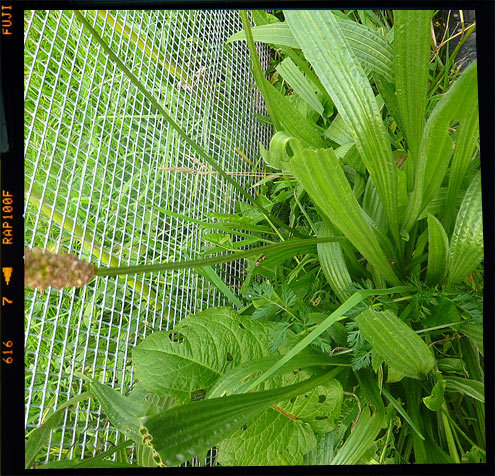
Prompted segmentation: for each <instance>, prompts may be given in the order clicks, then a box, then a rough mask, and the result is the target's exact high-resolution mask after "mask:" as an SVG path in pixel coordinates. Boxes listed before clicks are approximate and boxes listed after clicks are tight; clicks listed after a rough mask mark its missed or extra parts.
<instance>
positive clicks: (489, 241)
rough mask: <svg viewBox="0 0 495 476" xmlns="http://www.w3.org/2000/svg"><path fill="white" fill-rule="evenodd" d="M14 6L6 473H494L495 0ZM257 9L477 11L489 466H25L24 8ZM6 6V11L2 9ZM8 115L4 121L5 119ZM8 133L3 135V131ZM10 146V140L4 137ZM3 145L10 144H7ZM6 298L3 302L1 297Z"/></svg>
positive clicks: (4, 75) (8, 41) (4, 52)
mask: <svg viewBox="0 0 495 476" xmlns="http://www.w3.org/2000/svg"><path fill="white" fill-rule="evenodd" d="M9 5H10V6H11V7H12V10H11V11H12V13H13V17H12V21H13V25H12V28H11V31H12V35H10V36H5V35H1V34H0V61H1V70H0V72H1V83H0V93H1V94H2V95H3V103H4V104H3V105H4V112H5V122H6V124H7V131H6V132H7V137H8V146H9V149H8V150H7V151H6V152H4V153H2V155H1V162H0V173H1V186H2V190H8V191H9V192H11V193H12V194H13V195H14V197H15V210H14V214H15V216H14V220H13V226H14V240H15V242H14V245H9V246H6V245H1V249H0V252H1V261H0V263H1V266H12V267H13V268H14V273H13V275H12V278H11V282H10V284H9V286H6V284H5V281H4V279H3V276H2V275H1V274H0V282H1V289H0V297H1V296H6V297H8V298H9V299H11V300H13V301H14V303H13V304H12V305H8V306H3V307H1V306H0V309H1V312H2V313H1V320H0V325H1V340H2V341H6V340H13V341H14V343H15V345H14V349H15V353H14V363H13V364H11V365H6V364H4V363H3V362H1V363H0V378H1V394H0V405H1V411H0V425H1V426H0V427H1V453H0V457H1V458H0V473H1V474H3V475H20V474H31V473H33V474H93V475H96V474H147V473H150V474H162V473H166V474H169V473H174V472H180V473H186V474H188V473H193V474H196V473H203V474H217V473H218V474H222V473H223V474H243V475H248V474H300V473H301V472H303V473H307V474H332V475H333V474H363V475H372V474H373V475H374V474H418V475H419V474H420V475H428V474H432V475H443V474H445V475H457V474H462V475H464V474H470V475H475V474H487V475H488V474H495V457H494V455H493V453H492V452H491V450H490V448H492V449H493V448H494V446H495V445H494V428H495V418H494V411H493V410H494V409H493V403H494V388H493V381H494V380H493V376H494V357H495V356H494V342H495V339H494V337H495V332H494V324H493V316H494V310H495V307H494V301H495V292H494V291H495V290H494V287H493V271H494V270H495V258H494V254H493V243H495V234H494V224H495V213H494V208H495V186H494V183H495V165H494V157H495V140H494V131H495V121H494V118H495V109H494V104H495V94H494V92H495V74H494V73H495V63H494V44H495V34H494V33H493V25H495V15H494V13H495V3H494V1H493V0H485V1H483V0H478V1H461V0H457V1H435V2H433V1H425V0H417V1H414V2H412V1H407V2H406V1H404V2H390V1H385V2H379V1H368V2H366V1H345V2H343V1H311V0H310V1H308V2H301V1H297V0H293V1H273V2H262V1H248V0H237V1H228V0H217V1H213V2H212V1H207V0H190V1H177V0H172V1H168V2H167V1H162V2H159V1H153V0H141V1H127V2H126V1H122V0H120V1H118V0H106V1H104V0H93V1H89V0H67V1H61V0H52V1H41V0H40V1H36V0H11V1H10V2H8V1H3V0H2V1H1V2H0V6H1V7H3V8H5V7H6V6H9ZM41 8H43V9H50V10H52V9H53V10H54V9H64V10H65V9H115V8H120V9H152V8H153V9H164V8H168V9H175V8H177V9H203V8H204V9H206V8H208V9H214V8H220V9H221V8H228V9H239V8H243V9H256V8H265V9H268V8H289V9H296V8H298V9H308V8H333V9H339V8H346V9H347V8H361V9H397V8H401V9H407V8H409V9H425V8H428V9H469V10H472V9H475V10H476V18H477V55H478V84H479V98H480V99H479V109H480V137H481V155H482V164H481V169H482V187H483V221H484V241H485V290H484V317H485V319H484V347H485V413H486V443H487V445H486V447H487V463H486V464H459V465H454V464H449V465H444V464H428V465H390V466H385V465H380V466H378V465H377V466H363V465H355V466H332V467H329V466H303V467H205V468H190V467H188V468H149V469H148V468H146V469H145V468H136V469H127V468H125V469H124V468H122V469H108V470H107V469H80V470H41V469H37V470H26V469H25V468H24V451H23V449H24V353H23V343H24V325H23V322H24V318H23V316H24V282H23V281H24V279H23V266H24V264H23V254H24V251H23V250H24V233H23V226H24V225H23V223H24V222H23V209H24V208H23V201H24V198H23V197H24V186H23V177H24V165H23V160H24V155H23V149H24V147H23V144H24V134H23V127H24V126H23V101H24V99H23V94H24V93H23V79H22V78H23V57H24V46H23V27H24V26H23V25H24V19H23V16H24V15H23V12H24V10H25V9H41ZM2 11H6V10H2ZM3 119H4V118H2V123H3V122H4V120H3ZM0 137H1V136H0ZM2 146H4V143H2ZM2 148H3V147H2ZM0 302H1V300H0Z"/></svg>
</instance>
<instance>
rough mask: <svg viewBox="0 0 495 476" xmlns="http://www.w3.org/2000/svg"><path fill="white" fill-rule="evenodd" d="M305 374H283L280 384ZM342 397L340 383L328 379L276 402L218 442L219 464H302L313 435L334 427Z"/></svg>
mask: <svg viewBox="0 0 495 476" xmlns="http://www.w3.org/2000/svg"><path fill="white" fill-rule="evenodd" d="M304 375H305V372H302V373H298V374H296V375H293V374H288V375H285V376H284V377H283V379H281V381H280V382H279V384H287V383H292V382H294V381H295V380H301V378H303V377H304ZM342 398H343V392H342V386H341V384H340V383H339V382H338V381H337V380H335V379H330V380H328V381H327V382H326V383H325V384H323V385H319V386H317V387H314V388H313V389H312V390H310V391H309V392H305V393H304V394H302V395H299V396H298V397H296V398H292V399H291V400H290V401H285V402H282V403H279V404H278V405H277V406H276V408H274V407H272V408H269V409H267V410H265V411H264V412H263V413H262V414H261V415H260V416H259V417H257V418H256V419H254V420H253V421H252V422H251V423H249V424H248V425H247V427H243V428H242V429H240V430H238V431H236V432H235V433H234V434H232V435H231V436H230V437H229V438H227V439H226V440H224V441H222V443H220V445H219V447H218V461H219V463H220V464H222V465H226V466H232V465H234V466H252V465H256V466H272V465H285V464H290V465H296V464H303V455H304V454H306V453H308V452H309V451H310V450H312V449H313V448H314V447H315V446H316V439H315V435H314V433H313V432H319V431H320V430H327V429H330V428H333V427H334V422H335V420H336V419H337V418H338V417H339V415H340V407H341V405H342ZM260 448H263V451H262V452H260V450H259V449H260ZM280 456H281V457H280Z"/></svg>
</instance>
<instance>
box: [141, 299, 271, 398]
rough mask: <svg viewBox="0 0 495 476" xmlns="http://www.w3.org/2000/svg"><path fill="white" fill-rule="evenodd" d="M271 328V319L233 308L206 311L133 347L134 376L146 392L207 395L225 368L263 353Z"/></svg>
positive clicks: (266, 346) (267, 343) (266, 350)
mask: <svg viewBox="0 0 495 476" xmlns="http://www.w3.org/2000/svg"><path fill="white" fill-rule="evenodd" d="M271 329H272V325H271V324H270V323H260V322H257V321H253V320H252V319H251V318H250V317H245V316H240V315H239V314H238V313H237V312H235V311H234V310H232V309H228V308H211V309H208V310H206V311H203V312H200V313H198V314H195V315H194V316H189V317H187V318H186V319H184V320H182V321H181V322H180V323H179V324H178V325H176V326H175V328H174V329H173V330H171V331H166V332H155V333H154V334H151V335H150V336H148V337H147V338H146V339H145V340H144V341H143V342H141V343H140V344H139V345H137V346H136V347H135V349H134V352H133V362H134V365H135V367H136V376H137V378H138V379H139V382H140V383H141V384H142V385H143V386H144V387H145V388H146V389H147V390H148V391H152V392H155V393H157V394H159V395H170V396H172V397H174V398H175V399H176V400H177V402H178V403H185V402H189V401H190V400H191V393H192V392H195V391H198V390H202V391H204V392H205V393H206V392H207V391H208V389H209V388H210V387H211V386H212V385H213V384H214V383H215V381H216V380H217V379H218V378H219V377H221V376H222V375H223V374H224V373H225V372H226V371H227V370H229V369H230V368H232V367H235V366H236V365H238V364H240V363H242V362H246V361H248V360H252V359H257V358H259V357H263V356H265V355H268V353H269V351H268V346H269V334H270V331H271ZM174 340H175V341H174ZM205 349H208V350H207V351H205Z"/></svg>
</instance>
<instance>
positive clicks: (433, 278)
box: [426, 215, 449, 286]
mask: <svg viewBox="0 0 495 476" xmlns="http://www.w3.org/2000/svg"><path fill="white" fill-rule="evenodd" d="M448 252H449V239H448V237H447V233H445V230H444V229H443V226H442V224H441V223H440V221H439V220H438V219H437V218H436V217H434V216H433V215H428V269H427V271H426V282H427V283H428V284H429V285H430V286H434V285H436V284H440V283H442V282H443V280H444V279H445V277H446V275H447V257H448Z"/></svg>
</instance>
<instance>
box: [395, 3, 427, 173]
mask: <svg viewBox="0 0 495 476" xmlns="http://www.w3.org/2000/svg"><path fill="white" fill-rule="evenodd" d="M431 16H432V12H431V11H428V10H397V11H395V12H394V76H395V93H396V95H397V104H398V106H399V111H400V116H401V122H402V125H403V127H404V131H403V132H404V133H405V135H406V138H407V144H408V147H409V157H408V160H411V161H412V162H413V164H414V163H415V162H416V160H417V154H418V149H419V144H420V142H421V136H422V134H423V129H424V125H425V112H426V102H427V95H428V70H429V61H428V60H429V55H430V37H431V33H430V21H431ZM411 171H412V169H411Z"/></svg>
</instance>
